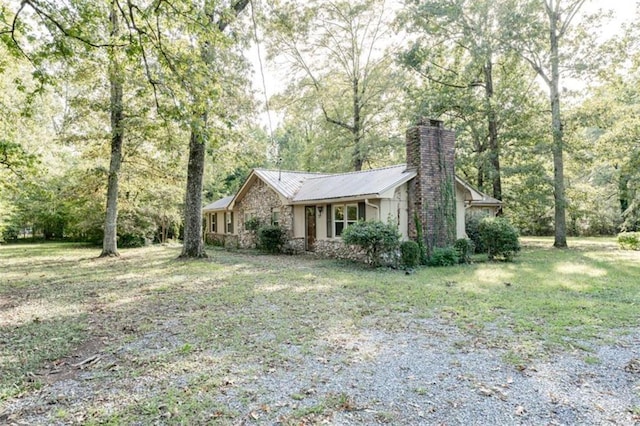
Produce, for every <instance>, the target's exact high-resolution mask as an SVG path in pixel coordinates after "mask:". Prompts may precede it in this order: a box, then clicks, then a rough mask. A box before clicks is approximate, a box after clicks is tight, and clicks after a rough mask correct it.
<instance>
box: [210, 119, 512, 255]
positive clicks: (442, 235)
mask: <svg viewBox="0 0 640 426" xmlns="http://www.w3.org/2000/svg"><path fill="white" fill-rule="evenodd" d="M454 144H455V136H454V133H453V132H452V131H450V130H446V129H444V128H443V127H442V123H441V122H439V121H435V120H429V121H428V122H426V123H425V122H421V123H419V124H418V125H416V126H415V127H413V128H412V129H410V130H409V131H407V164H400V165H396V166H391V167H384V168H380V169H372V170H364V171H359V172H349V173H335V174H328V173H308V172H293V171H284V170H265V169H254V170H253V171H252V172H251V174H250V175H249V177H248V178H247V179H246V180H245V182H244V184H243V185H242V187H241V188H240V190H239V191H238V192H237V193H236V194H235V195H233V196H229V197H225V198H223V199H221V200H218V201H215V202H214V203H211V204H209V205H207V206H206V207H204V210H203V213H204V216H205V219H206V232H205V238H206V240H207V242H214V243H218V244H222V245H225V246H231V247H241V248H249V247H254V246H255V243H256V232H255V229H253V228H252V226H251V224H254V223H256V222H258V223H260V224H275V225H279V226H281V227H283V228H284V229H285V231H286V234H287V237H288V243H287V244H288V249H289V250H290V251H293V252H305V251H312V252H316V253H319V254H323V255H327V256H346V255H347V254H348V252H349V248H348V247H344V245H343V243H342V240H341V238H340V235H341V233H342V231H343V230H344V229H345V228H346V227H347V226H349V225H351V224H353V223H355V222H357V221H358V220H380V221H383V222H387V223H388V222H392V223H394V224H397V226H398V230H399V231H400V234H401V235H402V238H403V239H416V238H417V235H418V227H417V226H416V225H417V224H418V223H419V224H420V225H422V235H423V238H424V240H425V244H426V246H427V250H428V251H429V252H430V251H431V250H432V249H433V248H434V247H443V246H447V245H450V244H452V243H453V242H454V241H455V239H457V238H463V237H465V236H466V234H465V227H464V226H465V225H464V223H465V222H464V218H465V213H466V211H468V210H469V209H472V210H481V211H484V212H487V213H490V214H496V213H497V212H498V211H499V210H500V208H501V202H500V201H499V200H496V199H494V198H492V197H489V196H488V195H486V194H483V193H482V192H480V191H478V190H477V189H475V188H473V187H472V186H471V185H469V184H468V183H467V182H465V181H463V180H462V179H460V178H458V177H457V176H455V174H454ZM347 257H349V256H347Z"/></svg>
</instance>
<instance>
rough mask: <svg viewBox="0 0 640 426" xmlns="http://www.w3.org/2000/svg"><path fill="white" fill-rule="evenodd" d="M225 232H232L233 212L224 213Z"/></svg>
mask: <svg viewBox="0 0 640 426" xmlns="http://www.w3.org/2000/svg"><path fill="white" fill-rule="evenodd" d="M226 222H227V234H233V212H227V213H226Z"/></svg>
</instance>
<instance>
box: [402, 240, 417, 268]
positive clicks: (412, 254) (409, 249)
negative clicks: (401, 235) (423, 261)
mask: <svg viewBox="0 0 640 426" xmlns="http://www.w3.org/2000/svg"><path fill="white" fill-rule="evenodd" d="M400 260H401V262H402V266H404V267H405V268H407V269H411V268H415V267H416V266H417V265H418V263H419V262H420V246H419V245H418V243H416V242H415V241H403V242H402V244H400Z"/></svg>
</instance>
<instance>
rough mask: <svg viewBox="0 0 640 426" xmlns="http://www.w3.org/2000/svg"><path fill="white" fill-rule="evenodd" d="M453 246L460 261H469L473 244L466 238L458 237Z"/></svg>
mask: <svg viewBox="0 0 640 426" xmlns="http://www.w3.org/2000/svg"><path fill="white" fill-rule="evenodd" d="M453 248H455V249H456V252H457V253H458V261H459V262H460V263H471V255H472V254H473V253H474V250H475V244H473V241H471V240H470V239H468V238H460V239H458V240H456V242H455V244H453Z"/></svg>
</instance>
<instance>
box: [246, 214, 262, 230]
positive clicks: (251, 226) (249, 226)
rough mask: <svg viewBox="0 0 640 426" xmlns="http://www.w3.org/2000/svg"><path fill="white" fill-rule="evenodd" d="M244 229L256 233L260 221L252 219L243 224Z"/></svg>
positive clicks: (255, 218)
mask: <svg viewBox="0 0 640 426" xmlns="http://www.w3.org/2000/svg"><path fill="white" fill-rule="evenodd" d="M244 229H246V230H247V231H257V230H259V229H260V219H258V218H257V217H252V218H251V219H249V220H247V221H246V222H245V223H244Z"/></svg>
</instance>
